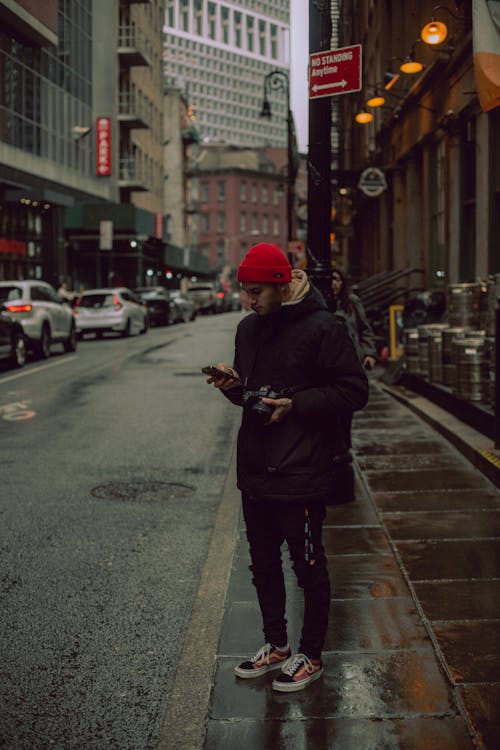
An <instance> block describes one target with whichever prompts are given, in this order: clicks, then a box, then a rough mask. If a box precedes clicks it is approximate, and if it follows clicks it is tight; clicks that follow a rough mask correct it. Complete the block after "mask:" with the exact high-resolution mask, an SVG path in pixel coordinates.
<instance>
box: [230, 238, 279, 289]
mask: <svg viewBox="0 0 500 750" xmlns="http://www.w3.org/2000/svg"><path fill="white" fill-rule="evenodd" d="M291 280H292V267H291V265H290V263H289V262H288V260H287V258H286V255H285V253H284V252H283V250H282V249H281V248H280V247H278V245H271V244H269V243H267V242H259V244H258V245H254V246H253V247H251V248H250V250H249V251H248V253H247V254H246V255H245V257H244V258H243V260H242V262H241V265H240V266H239V268H238V281H250V282H256V283H259V284H286V283H288V282H289V281H291Z"/></svg>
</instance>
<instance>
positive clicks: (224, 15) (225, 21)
mask: <svg viewBox="0 0 500 750" xmlns="http://www.w3.org/2000/svg"><path fill="white" fill-rule="evenodd" d="M220 17H221V27H222V41H223V42H224V44H229V8H226V6H225V5H222V6H221V9H220Z"/></svg>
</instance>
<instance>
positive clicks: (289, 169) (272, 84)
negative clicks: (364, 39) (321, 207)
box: [260, 70, 297, 265]
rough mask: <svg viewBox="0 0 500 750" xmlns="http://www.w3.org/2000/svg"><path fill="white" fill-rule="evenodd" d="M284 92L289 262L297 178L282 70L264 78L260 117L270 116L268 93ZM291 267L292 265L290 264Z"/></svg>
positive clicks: (287, 91) (286, 80)
mask: <svg viewBox="0 0 500 750" xmlns="http://www.w3.org/2000/svg"><path fill="white" fill-rule="evenodd" d="M270 89H271V90H272V91H284V92H285V94H286V112H287V115H286V124H287V166H286V187H287V191H286V219H287V241H288V247H287V254H288V257H289V260H290V262H292V258H291V251H290V247H291V242H292V240H293V210H294V197H295V179H296V176H297V167H296V164H295V159H294V153H293V135H294V127H293V115H292V110H291V109H290V79H289V77H288V75H287V73H285V71H283V70H271V72H270V73H268V74H267V75H266V76H265V77H264V101H263V102H262V111H261V113H260V116H261V117H268V118H270V117H271V116H272V113H271V103H270V101H269V98H268V91H269V90H270ZM292 265H293V264H292Z"/></svg>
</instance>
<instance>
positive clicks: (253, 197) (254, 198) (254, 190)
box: [251, 182, 257, 203]
mask: <svg viewBox="0 0 500 750" xmlns="http://www.w3.org/2000/svg"><path fill="white" fill-rule="evenodd" d="M251 200H252V203H257V183H256V182H252V193H251Z"/></svg>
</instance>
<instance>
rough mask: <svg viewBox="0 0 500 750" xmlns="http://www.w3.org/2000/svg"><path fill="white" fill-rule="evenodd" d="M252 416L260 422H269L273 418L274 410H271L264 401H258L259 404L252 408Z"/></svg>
mask: <svg viewBox="0 0 500 750" xmlns="http://www.w3.org/2000/svg"><path fill="white" fill-rule="evenodd" d="M252 414H253V416H254V417H255V418H256V419H258V420H259V421H260V422H267V421H268V420H269V419H270V418H271V415H272V409H270V408H269V406H268V405H267V404H265V403H264V402H263V401H257V403H256V404H254V405H253V406H252Z"/></svg>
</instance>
